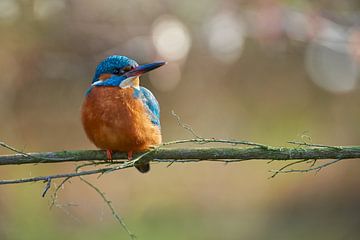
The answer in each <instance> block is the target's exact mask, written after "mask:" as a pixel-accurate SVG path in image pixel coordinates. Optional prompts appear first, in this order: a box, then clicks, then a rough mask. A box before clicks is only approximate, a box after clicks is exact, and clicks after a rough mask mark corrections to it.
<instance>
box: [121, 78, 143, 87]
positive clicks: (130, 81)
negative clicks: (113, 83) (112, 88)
mask: <svg viewBox="0 0 360 240" xmlns="http://www.w3.org/2000/svg"><path fill="white" fill-rule="evenodd" d="M135 78H136V76H135V77H129V78H127V79H125V80H123V81H121V83H120V84H119V87H121V88H129V87H133V88H136V89H139V86H135V85H134V82H133V80H134V79H135Z"/></svg>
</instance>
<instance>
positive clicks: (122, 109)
mask: <svg viewBox="0 0 360 240" xmlns="http://www.w3.org/2000/svg"><path fill="white" fill-rule="evenodd" d="M164 64H166V62H164V61H159V62H153V63H150V64H145V65H139V64H138V63H137V62H136V61H135V60H133V59H131V58H129V57H127V56H120V55H111V56H108V57H107V58H105V59H104V60H102V61H101V62H100V63H99V64H98V65H97V67H96V70H95V74H94V76H93V79H92V82H91V85H90V87H89V88H88V89H87V90H86V93H85V98H84V101H83V104H82V107H81V121H82V125H83V128H84V130H85V133H86V135H87V137H88V138H89V140H90V141H91V142H92V143H93V144H94V145H95V146H96V147H98V148H99V149H102V150H105V151H106V155H107V159H108V160H110V161H112V154H113V152H114V151H121V152H127V156H128V160H131V159H132V156H133V153H134V152H142V151H146V150H149V149H151V148H153V147H155V146H158V145H160V144H161V142H162V136H161V126H160V107H159V103H158V101H157V100H156V98H155V96H154V95H153V94H152V92H151V91H150V90H148V89H147V88H145V87H142V86H140V79H139V78H140V76H141V75H142V74H144V73H146V72H149V71H151V70H154V69H156V68H158V67H161V66H163V65H164ZM135 167H136V168H137V169H138V170H139V171H140V172H142V173H146V172H148V171H149V170H150V164H149V163H148V162H147V163H142V164H138V165H135Z"/></svg>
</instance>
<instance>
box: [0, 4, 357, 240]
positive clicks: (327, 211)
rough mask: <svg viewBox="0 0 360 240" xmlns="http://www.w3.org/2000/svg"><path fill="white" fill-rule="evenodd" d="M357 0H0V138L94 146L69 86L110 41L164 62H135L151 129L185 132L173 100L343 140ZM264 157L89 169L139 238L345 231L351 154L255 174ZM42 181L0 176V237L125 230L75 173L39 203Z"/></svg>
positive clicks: (263, 132) (233, 121)
mask: <svg viewBox="0 0 360 240" xmlns="http://www.w3.org/2000/svg"><path fill="white" fill-rule="evenodd" d="M359 10H360V4H359V1H356V0H352V1H351V0H346V1H336V0H319V1H298V0H292V1H290V0H289V1H277V0H257V1H241V0H229V1H216V0H211V1H204V0H200V1H190V0H185V1H175V0H174V1H172V0H152V1H146V0H133V1H115V0H106V1H95V0H76V1H75V0H17V1H16V0H1V1H0V33H1V38H0V46H1V47H0V70H1V73H2V77H1V79H0V81H1V88H0V103H1V104H0V119H1V122H2V128H1V131H0V136H1V137H0V138H1V141H5V142H7V143H8V144H11V145H13V146H17V147H18V148H20V149H24V150H26V151H53V150H63V149H86V148H94V146H92V145H91V144H90V143H89V141H88V140H87V139H86V137H85V135H84V133H83V130H82V127H81V124H80V121H79V109H80V106H81V103H82V99H83V95H84V92H85V90H86V88H87V87H88V86H89V84H90V81H91V77H92V74H93V72H94V68H95V66H96V64H97V63H98V62H99V61H100V60H101V59H102V58H104V57H105V56H107V55H110V54H121V55H128V56H130V57H132V58H134V59H136V60H137V61H138V62H139V63H146V62H150V61H153V60H161V59H163V60H167V61H168V62H169V64H168V65H167V66H166V67H163V68H162V69H159V70H157V71H154V73H152V74H150V75H147V76H144V77H143V78H142V84H143V85H144V86H146V87H148V88H149V89H151V90H152V91H153V92H154V94H155V95H156V96H157V98H158V100H159V102H160V105H161V110H162V116H161V121H162V130H163V135H164V139H165V141H167V140H172V139H180V138H186V137H189V136H188V133H187V132H186V131H184V129H181V128H179V127H178V126H177V123H176V120H175V119H174V118H173V117H172V116H171V113H170V111H171V110H175V111H176V112H177V113H178V114H179V115H180V116H181V117H182V119H183V121H184V122H186V123H189V124H191V126H192V127H193V128H194V129H195V130H196V131H197V132H198V134H200V135H202V136H206V137H221V138H238V139H246V140H252V141H256V142H262V143H266V144H271V145H284V144H286V142H287V141H288V140H294V139H296V140H304V139H305V140H306V141H312V142H316V143H323V144H336V145H347V144H348V145H351V144H353V145H355V144H359V140H360V128H359V127H358V124H359V122H360V112H359V104H358V103H359V100H360V95H359V61H360V29H359V27H358V26H359V25H360V16H359ZM2 153H5V151H2ZM276 167H278V166H276V164H275V165H274V164H272V165H266V164H264V163H250V162H249V163H241V164H236V165H235V164H234V165H228V166H222V165H220V164H210V163H201V164H193V165H190V164H189V165H173V166H172V167H171V168H166V167H165V166H163V165H158V166H155V167H154V168H153V169H152V172H151V173H150V174H146V175H139V174H138V173H137V172H135V171H132V170H129V171H124V172H122V173H118V174H116V175H109V176H106V177H103V178H101V179H100V180H97V179H96V178H94V179H92V181H93V182H94V183H95V184H96V185H98V186H100V187H101V188H102V189H103V191H104V192H106V193H107V194H108V197H109V198H110V199H112V200H113V202H114V204H115V206H116V208H117V209H118V210H119V212H120V213H121V214H122V216H123V217H124V218H125V219H126V220H127V222H128V225H129V226H130V228H131V229H132V231H133V232H135V233H136V234H137V235H138V236H139V237H140V238H142V239H169V238H171V239H241V238H243V239H304V238H311V239H357V238H358V236H359V234H360V232H359V230H358V226H359V224H360V218H359V216H357V215H358V214H357V213H358V212H359V207H358V202H359V200H360V195H359V193H358V190H357V186H358V185H359V183H360V180H359V177H358V171H357V169H359V164H358V163H356V161H353V162H351V161H349V162H343V163H341V164H339V165H336V166H334V167H332V168H329V169H326V170H323V171H321V172H320V173H318V174H317V175H316V176H314V175H310V174H309V175H286V176H279V177H277V178H276V179H274V180H267V176H268V175H267V170H269V169H271V168H276ZM72 168H73V165H71V164H69V165H68V166H63V167H59V166H26V167H1V169H0V172H1V176H2V178H15V177H18V176H29V175H32V176H34V175H37V174H48V173H52V172H59V171H61V172H64V171H69V170H71V169H72ZM214 173H215V174H214ZM42 187H43V186H41V185H40V184H37V185H35V184H34V185H31V184H29V185H21V186H20V185H19V186H6V187H1V189H0V191H1V193H0V194H1V198H0V213H1V216H2V217H1V219H0V239H11V240H12V239H15V240H18V239H45V238H52V239H64V238H67V239H99V238H104V239H118V238H119V237H126V236H125V233H124V232H123V231H122V230H121V228H120V227H119V226H118V225H116V223H115V221H114V220H113V219H112V217H111V215H110V214H109V213H108V211H107V209H106V207H105V206H104V203H103V202H102V201H101V199H99V198H98V196H97V195H96V194H95V193H93V192H92V191H91V189H88V188H87V186H85V185H83V184H81V183H80V182H77V181H73V182H72V183H71V184H68V185H66V186H65V189H64V190H63V191H61V194H60V199H59V203H61V204H65V205H64V206H63V207H60V208H56V209H54V210H52V211H49V210H48V199H42V198H41V197H40V195H41V191H42ZM69 202H75V203H76V204H78V206H77V207H66V204H67V203H69Z"/></svg>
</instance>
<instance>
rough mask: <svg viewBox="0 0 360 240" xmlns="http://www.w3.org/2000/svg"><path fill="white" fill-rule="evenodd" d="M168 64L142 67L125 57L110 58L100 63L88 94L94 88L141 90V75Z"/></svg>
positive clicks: (156, 63) (155, 63) (158, 63)
mask: <svg viewBox="0 0 360 240" xmlns="http://www.w3.org/2000/svg"><path fill="white" fill-rule="evenodd" d="M165 63H166V62H154V63H150V64H145V65H140V66H139V64H138V63H137V62H136V61H135V60H132V59H130V58H128V57H125V56H117V55H113V56H109V57H107V58H105V59H104V60H103V61H101V62H100V63H99V65H98V66H97V67H96V71H95V75H94V77H93V80H92V84H91V86H90V88H89V89H88V90H87V92H86V94H89V93H90V91H91V90H92V89H93V88H94V87H100V86H111V87H120V88H127V87H133V88H136V89H138V88H139V77H140V75H142V74H144V73H146V72H148V71H151V70H153V69H155V68H158V67H160V66H162V65H164V64H165Z"/></svg>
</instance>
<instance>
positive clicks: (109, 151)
mask: <svg viewBox="0 0 360 240" xmlns="http://www.w3.org/2000/svg"><path fill="white" fill-rule="evenodd" d="M112 154H113V151H112V150H110V149H107V150H106V157H107V161H108V162H111V163H112V162H113V158H112Z"/></svg>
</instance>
